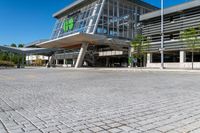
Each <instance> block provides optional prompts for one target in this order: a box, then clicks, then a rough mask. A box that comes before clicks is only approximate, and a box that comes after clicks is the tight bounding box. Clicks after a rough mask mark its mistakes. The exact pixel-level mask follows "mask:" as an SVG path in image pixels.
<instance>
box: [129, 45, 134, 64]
mask: <svg viewBox="0 0 200 133" xmlns="http://www.w3.org/2000/svg"><path fill="white" fill-rule="evenodd" d="M132 64H133V63H132V47H129V48H128V67H129V68H130V67H132V66H133V65H132Z"/></svg>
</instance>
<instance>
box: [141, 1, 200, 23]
mask: <svg viewBox="0 0 200 133" xmlns="http://www.w3.org/2000/svg"><path fill="white" fill-rule="evenodd" d="M198 6H200V0H193V1H190V2H186V3H183V4H179V5H176V6H172V7H169V8H165V9H164V15H167V14H171V13H175V12H180V11H183V10H187V9H191V8H195V7H198ZM159 16H161V10H157V11H154V12H151V13H147V14H144V15H141V16H140V21H144V20H148V19H151V18H155V17H159Z"/></svg>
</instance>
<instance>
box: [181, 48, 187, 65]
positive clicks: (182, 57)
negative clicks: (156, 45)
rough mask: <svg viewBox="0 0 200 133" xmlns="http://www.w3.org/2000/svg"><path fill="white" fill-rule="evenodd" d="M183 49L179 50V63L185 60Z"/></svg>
mask: <svg viewBox="0 0 200 133" xmlns="http://www.w3.org/2000/svg"><path fill="white" fill-rule="evenodd" d="M185 57H186V55H185V51H180V63H184V62H185Z"/></svg>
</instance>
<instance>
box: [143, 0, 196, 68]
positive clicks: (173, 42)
mask: <svg viewBox="0 0 200 133" xmlns="http://www.w3.org/2000/svg"><path fill="white" fill-rule="evenodd" d="M160 14H161V11H160V10H158V11H154V12H151V13H147V14H144V15H141V16H140V21H141V23H142V34H143V35H144V36H146V37H148V38H150V42H151V43H150V48H149V54H148V61H147V67H160V62H161V57H160V51H159V49H160V48H161V46H160V45H161V28H160V27H161V16H160ZM190 27H194V28H196V29H197V30H200V29H199V28H200V1H199V0H193V1H190V2H187V3H183V4H180V5H177V6H173V7H169V8H166V9H164V62H165V64H164V66H165V67H166V68H191V63H190V62H191V52H189V51H188V50H189V49H188V47H187V44H186V43H184V42H183V41H181V39H180V33H181V32H182V31H184V30H186V29H188V28H190ZM194 61H195V64H194V67H196V68H200V52H196V53H195V55H194Z"/></svg>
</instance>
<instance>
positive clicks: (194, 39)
mask: <svg viewBox="0 0 200 133" xmlns="http://www.w3.org/2000/svg"><path fill="white" fill-rule="evenodd" d="M199 34H200V32H199V31H198V30H197V29H196V28H193V27H191V28H188V29H186V30H184V31H183V32H181V34H180V37H181V40H182V41H183V42H184V43H186V44H187V47H188V49H190V50H192V51H194V50H195V49H198V48H200V39H199V38H198V35H199Z"/></svg>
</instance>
